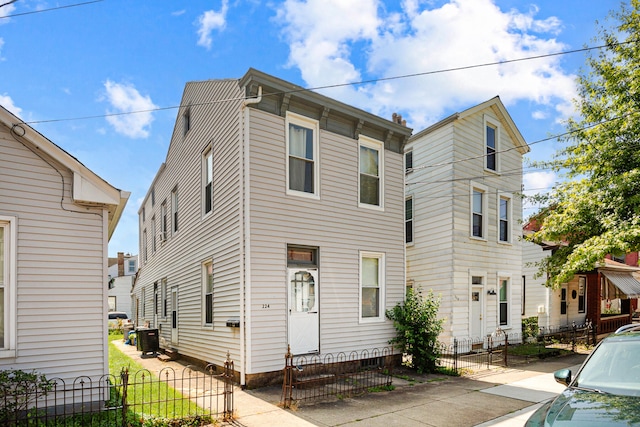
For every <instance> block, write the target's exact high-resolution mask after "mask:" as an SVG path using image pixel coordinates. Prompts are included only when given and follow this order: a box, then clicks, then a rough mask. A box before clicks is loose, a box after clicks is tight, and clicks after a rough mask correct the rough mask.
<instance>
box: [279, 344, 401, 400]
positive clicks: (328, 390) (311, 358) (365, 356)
mask: <svg viewBox="0 0 640 427" xmlns="http://www.w3.org/2000/svg"><path fill="white" fill-rule="evenodd" d="M393 358H394V353H393V348H391V347H385V348H382V349H372V350H363V351H360V352H356V351H353V352H351V353H348V354H347V353H342V352H341V353H337V354H331V353H327V354H324V355H320V354H317V355H306V356H293V355H292V354H291V351H287V354H286V355H285V368H284V380H283V384H282V400H281V402H280V403H281V405H282V406H283V407H285V408H290V407H291V405H292V404H294V402H295V403H297V402H302V401H308V400H320V399H325V398H328V397H335V396H337V397H340V398H341V397H350V396H354V395H357V394H361V393H365V392H367V391H374V390H384V389H388V388H389V387H391V385H392V373H393Z"/></svg>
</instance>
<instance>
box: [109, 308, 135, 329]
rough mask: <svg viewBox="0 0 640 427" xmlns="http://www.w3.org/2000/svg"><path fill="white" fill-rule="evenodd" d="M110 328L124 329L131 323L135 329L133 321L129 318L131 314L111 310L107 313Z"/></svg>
mask: <svg viewBox="0 0 640 427" xmlns="http://www.w3.org/2000/svg"><path fill="white" fill-rule="evenodd" d="M107 319H108V323H109V329H124V328H125V326H127V325H130V326H131V329H133V322H132V321H131V319H129V315H128V314H127V313H125V312H124V311H110V312H109V313H108V314H107Z"/></svg>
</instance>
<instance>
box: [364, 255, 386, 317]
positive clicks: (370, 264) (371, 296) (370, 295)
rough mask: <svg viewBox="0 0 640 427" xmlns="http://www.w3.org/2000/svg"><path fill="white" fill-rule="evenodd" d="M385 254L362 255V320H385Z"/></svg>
mask: <svg viewBox="0 0 640 427" xmlns="http://www.w3.org/2000/svg"><path fill="white" fill-rule="evenodd" d="M384 278H385V266H384V254H382V253H374V252H361V253H360V320H361V321H371V320H376V321H379V320H384V294H385V283H384Z"/></svg>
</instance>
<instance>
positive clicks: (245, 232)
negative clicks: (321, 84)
mask: <svg viewBox="0 0 640 427" xmlns="http://www.w3.org/2000/svg"><path fill="white" fill-rule="evenodd" d="M260 101H262V86H258V96H257V97H255V98H250V99H245V100H244V101H242V105H241V107H240V123H241V129H240V132H241V133H242V135H241V138H242V143H241V146H240V163H241V164H240V171H241V172H240V191H241V192H242V196H241V197H240V385H241V386H244V385H246V383H247V382H246V372H247V353H248V354H251V351H250V350H251V344H250V342H249V340H248V339H247V331H250V330H251V313H249V315H247V314H246V310H245V307H251V292H250V291H251V274H250V272H251V262H250V261H249V260H248V259H247V258H246V254H247V253H251V252H250V248H251V245H250V237H249V236H250V235H251V234H250V233H249V227H250V221H249V206H250V204H249V200H250V198H249V190H248V188H247V187H245V186H246V185H247V184H248V183H249V182H250V176H249V172H250V171H249V114H248V111H247V109H246V106H247V105H250V104H257V103H259V102H260ZM245 236H246V237H245ZM245 296H246V298H247V299H248V301H247V303H246V304H245ZM245 342H246V344H245Z"/></svg>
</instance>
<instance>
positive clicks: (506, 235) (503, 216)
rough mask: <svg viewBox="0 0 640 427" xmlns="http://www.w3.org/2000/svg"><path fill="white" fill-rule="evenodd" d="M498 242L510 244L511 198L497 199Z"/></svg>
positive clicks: (501, 197) (503, 196)
mask: <svg viewBox="0 0 640 427" xmlns="http://www.w3.org/2000/svg"><path fill="white" fill-rule="evenodd" d="M498 240H499V241H500V242H502V243H508V242H511V197H509V196H505V195H502V196H500V197H499V198H498Z"/></svg>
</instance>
